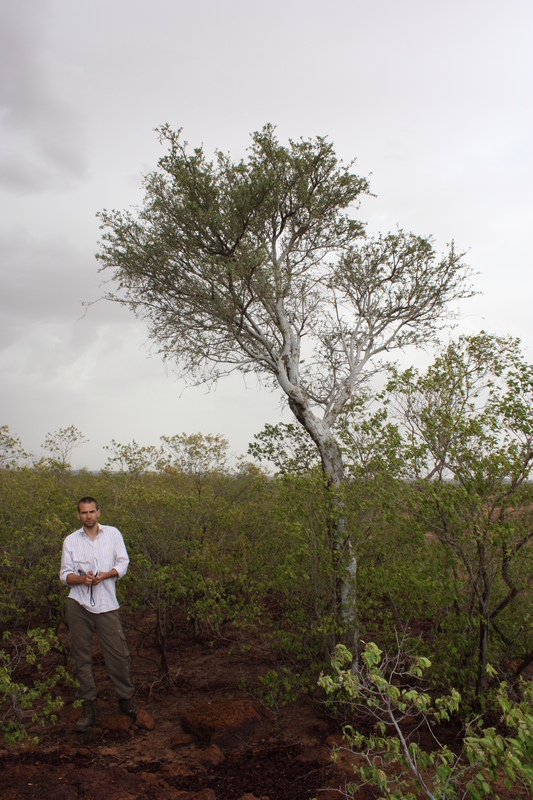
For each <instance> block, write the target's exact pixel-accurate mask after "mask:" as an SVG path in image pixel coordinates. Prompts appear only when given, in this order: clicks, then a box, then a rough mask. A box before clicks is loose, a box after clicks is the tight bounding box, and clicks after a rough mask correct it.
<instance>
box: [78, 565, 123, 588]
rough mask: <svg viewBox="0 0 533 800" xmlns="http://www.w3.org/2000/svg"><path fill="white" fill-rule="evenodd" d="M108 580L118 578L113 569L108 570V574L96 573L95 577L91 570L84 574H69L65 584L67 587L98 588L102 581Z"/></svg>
mask: <svg viewBox="0 0 533 800" xmlns="http://www.w3.org/2000/svg"><path fill="white" fill-rule="evenodd" d="M108 578H118V572H117V570H116V569H115V568H113V569H110V570H109V572H98V573H97V574H96V575H95V574H94V572H93V571H92V570H91V571H90V572H87V574H85V573H84V572H82V573H78V574H77V575H76V574H75V573H74V572H70V573H69V574H68V575H67V584H68V585H69V586H98V584H99V583H101V582H102V581H105V580H107V579H108Z"/></svg>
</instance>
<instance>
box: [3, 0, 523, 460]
mask: <svg viewBox="0 0 533 800" xmlns="http://www.w3.org/2000/svg"><path fill="white" fill-rule="evenodd" d="M0 8H1V12H2V20H1V25H0V31H1V33H0V37H1V39H2V41H1V46H0V54H1V55H0V59H1V64H0V103H1V116H0V126H1V142H2V147H1V156H0V202H1V207H2V214H1V219H0V237H1V242H0V244H1V248H2V261H1V272H0V274H1V287H0V305H1V321H0V375H1V395H0V397H1V400H0V403H1V415H0V425H9V427H10V430H11V432H12V433H15V434H18V435H19V436H20V438H21V439H22V443H23V444H24V446H25V447H26V448H27V449H31V450H33V451H34V452H36V453H39V452H41V453H42V451H40V444H41V443H42V442H43V441H44V439H45V436H46V434H47V433H48V432H53V431H55V430H57V429H59V428H60V427H67V426H69V425H75V426H76V427H77V428H78V429H79V430H80V431H82V432H83V433H84V434H85V436H86V437H87V438H88V439H89V443H88V444H86V445H84V446H83V447H82V448H79V449H78V450H77V451H76V453H75V455H74V466H80V465H85V466H88V467H90V468H92V469H97V468H99V467H101V466H103V464H104V462H105V460H106V453H105V451H104V449H103V448H104V445H106V444H108V443H109V442H110V441H111V439H113V438H114V439H115V440H117V441H118V442H121V443H124V444H126V443H128V442H130V441H131V440H132V439H135V440H136V441H137V442H139V443H141V444H158V442H159V437H160V436H161V435H163V434H164V435H170V436H171V435H173V434H175V433H182V432H185V433H194V432H197V431H201V432H203V433H222V434H224V435H225V436H227V438H228V439H229V441H230V445H231V448H232V450H233V451H234V452H236V453H243V452H245V450H246V447H247V444H248V442H249V441H251V440H252V438H253V435H254V433H257V432H259V431H260V430H261V429H262V428H263V426H264V424H265V423H266V422H270V423H275V422H278V421H280V420H281V419H288V416H287V415H286V412H283V411H282V410H281V409H280V405H279V401H280V395H279V394H275V393H274V394H271V393H268V392H266V391H262V390H260V389H259V388H258V387H257V386H256V384H255V383H254V381H253V380H249V381H248V385H245V383H244V382H243V380H242V378H239V377H237V376H235V377H232V378H231V379H228V380H227V381H225V382H221V383H220V384H219V385H218V388H217V389H216V390H215V391H211V393H206V391H205V389H202V388H195V389H191V388H189V389H186V390H185V391H184V385H183V382H182V381H181V380H180V377H179V372H178V371H177V370H175V369H173V368H172V366H167V367H165V365H164V364H163V363H162V362H161V360H160V358H159V357H158V356H157V355H155V354H152V355H151V354H150V343H149V342H147V340H146V330H145V327H144V325H143V323H142V322H139V321H137V320H136V319H135V317H133V315H131V313H130V312H128V311H126V310H124V309H121V308H119V307H118V306H115V305H113V304H109V303H106V302H98V303H96V304H95V305H92V306H91V307H90V308H89V310H88V312H87V313H86V314H85V315H84V308H83V306H82V303H83V302H84V301H94V300H97V299H98V297H99V296H100V295H101V294H102V288H101V286H100V284H101V280H102V276H101V275H99V274H98V272H97V269H98V267H97V263H96V261H95V258H94V253H95V252H96V250H97V244H98V238H99V230H98V221H97V220H96V218H95V214H96V212H97V211H99V210H101V209H103V208H107V209H111V208H117V209H124V208H127V207H129V206H132V205H136V204H138V203H139V202H140V200H141V198H142V189H141V183H142V176H143V174H146V173H147V172H149V171H151V170H152V169H153V168H154V167H155V166H156V163H157V159H158V158H159V157H160V156H161V155H163V150H162V148H161V146H160V145H159V143H158V140H157V136H156V134H155V133H154V131H153V129H154V128H155V127H156V126H159V125H161V124H163V123H165V122H168V123H169V124H170V125H171V127H174V128H179V127H183V130H184V137H185V138H186V139H187V140H188V141H189V142H190V143H191V145H195V146H196V145H198V144H200V143H203V144H204V145H205V148H206V149H207V150H208V151H212V150H213V149H214V148H215V147H218V148H219V149H222V150H224V151H230V152H231V153H232V154H233V155H234V156H235V157H241V156H242V155H244V153H245V148H246V147H247V145H248V143H249V134H250V132H251V131H254V130H258V129H260V128H261V127H262V126H263V125H264V124H265V123H267V122H271V123H273V124H275V125H276V126H277V132H278V135H279V137H280V139H281V140H282V141H284V142H285V141H286V140H287V138H288V137H292V138H298V137H300V136H304V137H310V136H315V135H317V134H319V135H326V136H328V137H329V138H330V140H332V141H333V142H334V144H335V148H336V151H337V153H338V154H339V155H340V156H341V157H342V158H344V159H345V160H350V159H351V158H352V157H357V165H356V170H357V171H358V172H359V173H360V174H363V175H368V174H370V173H372V174H371V178H370V181H371V188H372V190H373V192H375V193H376V194H377V197H376V198H366V199H365V200H364V202H363V204H362V207H361V209H360V214H359V215H360V218H361V219H364V220H366V221H368V223H369V230H370V231H371V232H376V231H378V230H383V231H386V230H390V229H394V228H395V226H396V225H397V224H399V225H400V226H401V227H403V228H405V229H407V230H412V231H414V232H416V233H419V234H422V235H427V234H433V235H434V236H435V239H436V245H437V248H438V249H442V248H444V247H445V245H446V243H447V242H449V241H450V240H451V239H454V240H455V242H456V244H457V246H458V248H460V249H465V250H466V249H468V250H469V252H468V257H467V260H468V262H469V263H470V265H471V266H472V268H473V270H474V271H476V272H477V273H479V274H477V275H476V276H475V279H474V282H475V286H476V288H477V289H478V290H479V291H480V292H482V295H479V296H478V297H476V298H474V299H472V300H469V301H468V302H466V303H465V304H464V305H463V307H462V314H463V319H462V321H461V324H460V327H459V330H460V331H461V332H473V331H479V330H481V329H485V330H488V331H490V332H492V333H497V334H511V335H513V336H518V337H520V339H521V340H522V343H523V347H524V351H525V353H526V356H527V357H528V358H529V359H530V360H533V327H532V324H531V317H532V306H533V291H532V290H533V270H532V250H533V245H532V235H531V234H532V224H531V223H532V205H533V202H532V196H533V195H532V191H531V186H532V184H533V174H532V173H533V169H532V149H533V131H532V127H533V126H532V116H533V115H532V109H533V102H532V99H533V93H532V87H531V82H532V81H531V78H532V55H531V53H532V51H533V48H532V47H531V41H532V36H533V25H532V22H533V3H531V0H506V1H505V2H503V1H502V2H500V1H499V0H498V2H494V0H329V2H328V3H325V2H317V0H283V2H281V1H280V0H268V2H264V1H263V0H196V2H194V3H192V2H190V1H189V0H188V1H187V2H185V0H0Z"/></svg>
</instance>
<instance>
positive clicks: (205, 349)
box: [98, 125, 470, 644]
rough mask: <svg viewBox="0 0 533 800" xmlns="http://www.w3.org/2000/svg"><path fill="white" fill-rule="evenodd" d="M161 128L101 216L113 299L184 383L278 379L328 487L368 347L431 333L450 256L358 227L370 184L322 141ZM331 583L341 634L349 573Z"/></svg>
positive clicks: (349, 614) (451, 284)
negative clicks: (237, 375)
mask: <svg viewBox="0 0 533 800" xmlns="http://www.w3.org/2000/svg"><path fill="white" fill-rule="evenodd" d="M160 137H161V140H162V141H163V142H165V143H167V144H168V146H169V152H168V154H167V155H165V156H164V157H163V158H161V159H160V161H159V167H158V169H157V170H156V171H155V172H153V173H152V174H150V175H149V176H148V177H147V178H146V181H145V188H146V197H145V201H144V205H143V207H142V208H141V209H140V210H139V211H138V212H137V213H136V214H131V213H124V214H122V213H120V212H116V211H115V212H103V213H102V214H101V215H100V216H101V221H102V228H103V229H104V231H105V233H104V234H103V241H102V249H101V252H100V254H99V256H98V257H99V259H100V261H101V263H102V265H103V269H111V270H112V271H113V279H114V280H115V282H116V285H117V288H116V291H114V292H111V293H110V294H109V295H108V296H109V298H110V299H112V300H115V301H117V302H120V303H122V304H124V305H127V306H129V307H130V308H131V309H132V310H133V311H134V312H135V313H136V314H138V315H139V316H140V317H142V318H144V319H147V320H148V321H149V334H150V336H151V337H152V338H153V339H154V340H155V341H156V342H157V343H158V345H159V347H160V352H161V353H162V354H163V355H164V356H165V357H167V358H173V359H174V358H175V359H176V360H177V361H178V362H179V364H180V367H181V368H182V371H183V374H184V375H186V376H188V377H189V378H190V379H192V380H193V381H196V382H197V383H202V382H206V381H207V382H209V381H216V380H217V379H218V378H219V377H220V376H222V375H227V374H228V373H230V372H232V371H234V370H239V371H241V372H243V373H254V374H256V375H258V376H260V377H261V378H263V379H266V381H267V383H270V384H272V385H274V386H277V387H280V388H281V389H282V391H283V392H284V395H285V398H286V400H287V402H288V405H289V407H290V409H291V411H292V412H293V414H294V415H295V417H296V419H297V420H298V422H300V423H301V424H302V425H303V427H304V428H305V430H306V431H307V433H308V434H309V436H310V437H311V439H312V440H313V442H314V443H315V444H316V446H317V448H318V450H319V453H320V458H321V462H322V468H323V471H324V474H325V476H326V479H327V482H328V484H329V485H330V486H331V487H338V486H339V485H340V483H341V482H342V480H343V459H342V453H341V448H340V446H339V443H338V441H337V439H336V437H335V435H334V431H333V426H334V424H335V420H336V419H337V417H338V415H339V413H340V412H341V410H342V409H343V407H344V406H345V405H346V403H347V402H348V401H349V400H350V398H351V397H352V396H353V395H354V393H355V392H356V391H357V389H358V386H359V384H360V382H361V380H362V378H363V375H364V374H365V372H366V373H368V371H369V370H371V369H372V368H371V363H372V362H373V361H374V363H375V359H376V357H379V356H384V355H385V354H386V353H388V352H389V351H390V350H391V349H394V348H398V347H402V348H403V347H405V346H407V345H410V344H414V345H419V344H426V343H428V342H429V341H431V340H432V339H433V338H434V337H435V335H436V331H437V329H438V326H439V321H440V320H442V319H443V315H444V314H445V313H449V311H448V307H449V304H450V302H451V301H454V300H457V299H458V298H462V297H466V296H468V295H469V294H470V290H469V288H468V287H467V286H466V284H465V276H466V271H465V267H464V265H463V263H462V261H461V258H460V256H459V255H458V254H457V253H456V252H455V250H454V248H453V246H452V247H450V248H449V251H448V252H447V254H446V255H444V256H443V257H438V256H437V255H436V253H435V251H434V249H433V246H432V243H431V241H430V240H429V239H424V238H421V237H419V236H415V235H413V234H407V233H404V232H402V231H398V232H397V233H395V234H389V235H386V236H379V237H378V238H376V239H366V238H365V237H364V227H363V225H362V223H360V222H358V221H357V220H355V219H353V218H352V217H351V216H350V215H349V213H348V210H349V209H350V208H353V207H354V205H355V204H356V203H357V201H358V198H359V196H360V195H361V194H365V193H367V192H368V183H367V181H366V179H365V178H361V177H359V176H357V175H355V174H353V172H352V171H351V168H352V164H351V163H350V164H348V165H346V166H345V165H343V164H342V163H341V162H340V161H339V160H338V159H337V157H336V155H335V152H334V150H333V146H332V145H331V143H329V142H328V141H327V140H326V139H325V138H323V137H317V138H316V139H314V140H303V139H302V140H300V141H290V143H289V146H283V145H281V144H280V143H279V142H278V140H277V138H276V136H275V134H274V128H273V127H272V126H271V125H267V126H265V127H264V128H263V130H262V131H260V132H256V133H254V134H253V135H252V145H251V148H250V151H249V155H248V158H247V159H243V160H241V161H238V162H233V161H232V160H231V159H230V157H229V156H228V155H226V154H224V153H221V152H220V151H217V152H216V159H215V161H214V162H210V161H208V160H207V159H206V157H205V155H204V152H203V149H202V148H201V147H199V148H196V149H195V150H194V151H193V152H192V153H190V152H189V151H188V150H187V145H186V143H184V142H182V140H181V139H180V132H178V133H175V132H173V131H171V130H170V128H169V127H168V126H165V127H163V128H162V129H161V130H160ZM337 519H338V520H339V522H338V523H337V525H336V531H337V535H336V537H335V545H334V546H335V548H336V549H337V551H338V553H339V559H340V561H341V563H344V564H345V565H346V570H347V573H346V574H347V576H348V577H349V576H350V575H353V574H354V572H355V565H354V563H353V559H352V556H351V552H350V540H349V535H347V533H346V532H345V530H344V526H343V524H342V516H341V515H337ZM339 594H340V601H341V602H340V607H341V608H342V610H343V614H344V617H345V620H346V623H347V626H348V628H351V632H352V638H353V637H354V635H355V630H354V627H355V613H354V598H353V594H352V593H351V592H350V590H349V579H348V580H347V581H345V582H344V584H343V585H341V587H340V592H339ZM352 644H354V643H353V642H352Z"/></svg>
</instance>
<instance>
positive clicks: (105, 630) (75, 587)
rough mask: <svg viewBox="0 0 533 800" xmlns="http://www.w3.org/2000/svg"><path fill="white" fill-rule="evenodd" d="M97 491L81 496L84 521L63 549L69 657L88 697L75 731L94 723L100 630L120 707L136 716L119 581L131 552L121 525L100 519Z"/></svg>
mask: <svg viewBox="0 0 533 800" xmlns="http://www.w3.org/2000/svg"><path fill="white" fill-rule="evenodd" d="M99 517H100V511H99V509H98V503H97V502H96V500H95V499H94V497H82V499H81V500H80V501H79V503H78V519H79V520H80V522H81V524H82V527H81V528H80V529H79V530H77V531H75V532H74V533H71V534H70V536H67V538H66V539H65V541H64V542H63V552H62V555H61V572H60V576H59V577H60V579H61V582H62V583H64V584H65V585H66V586H70V594H69V596H68V598H67V618H68V626H69V639H70V658H71V661H72V671H73V674H74V678H75V679H76V680H77V681H78V683H79V688H78V699H80V700H81V701H82V703H83V710H82V714H81V717H80V719H79V720H78V721H77V723H76V731H78V732H79V733H85V732H86V731H88V730H89V728H90V727H91V726H92V725H94V724H95V722H96V716H95V709H94V701H95V698H96V686H95V683H94V679H93V674H92V658H91V643H92V638H93V634H94V633H96V635H97V637H98V641H99V643H100V647H101V649H102V653H103V654H104V659H105V664H106V667H107V671H108V673H109V677H110V678H111V682H112V684H113V688H114V690H115V693H116V696H117V698H118V704H119V708H120V710H121V711H122V713H123V714H127V715H128V716H129V717H131V719H133V721H135V719H136V716H137V709H136V708H135V706H134V704H133V702H132V697H133V694H134V692H135V689H134V687H133V684H132V682H131V679H130V659H129V652H128V648H127V645H126V640H125V638H124V633H123V630H122V622H121V619H120V612H119V605H118V602H117V596H116V592H115V583H116V581H117V580H118V579H119V578H122V577H123V576H124V575H125V574H126V571H127V569H128V564H129V558H128V553H127V552H126V546H125V544H124V540H123V538H122V534H121V533H120V531H119V530H118V529H117V528H113V527H111V526H109V525H99V524H98V519H99Z"/></svg>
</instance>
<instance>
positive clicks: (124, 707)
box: [118, 698, 139, 722]
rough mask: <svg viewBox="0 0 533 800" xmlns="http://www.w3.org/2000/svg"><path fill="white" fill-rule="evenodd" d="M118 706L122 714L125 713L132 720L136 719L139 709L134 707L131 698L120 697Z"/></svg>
mask: <svg viewBox="0 0 533 800" xmlns="http://www.w3.org/2000/svg"><path fill="white" fill-rule="evenodd" d="M118 707H119V708H120V710H121V711H122V713H123V714H126V716H127V717H129V718H130V719H132V720H133V721H134V722H135V720H136V719H137V714H138V713H139V709H138V708H136V706H135V705H134V703H133V701H132V699H131V698H128V699H127V700H125V699H122V700H119V701H118Z"/></svg>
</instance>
